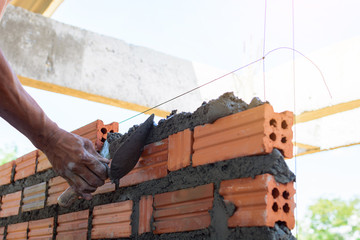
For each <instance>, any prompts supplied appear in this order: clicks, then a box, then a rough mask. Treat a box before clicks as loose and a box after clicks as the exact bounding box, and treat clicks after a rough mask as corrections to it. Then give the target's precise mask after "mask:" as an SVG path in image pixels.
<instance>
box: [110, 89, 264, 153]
mask: <svg viewBox="0 0 360 240" xmlns="http://www.w3.org/2000/svg"><path fill="white" fill-rule="evenodd" d="M262 104H264V102H262V101H261V100H260V99H259V98H253V99H252V101H251V102H250V104H247V103H246V102H244V101H243V100H242V99H239V98H237V97H236V96H235V95H234V93H232V92H227V93H224V94H223V95H221V96H220V97H219V98H217V99H214V100H211V101H209V102H204V103H203V104H202V105H201V106H200V107H199V108H198V109H197V110H196V111H195V112H193V113H189V112H181V113H176V112H177V111H176V110H174V111H173V112H172V113H171V114H170V116H168V117H167V118H166V119H162V120H160V121H159V123H158V125H157V126H154V127H153V128H152V130H151V131H150V134H149V137H148V139H147V140H146V144H150V143H153V142H157V141H160V140H162V139H164V138H167V137H168V136H169V135H172V134H175V133H177V132H181V131H183V130H185V129H188V128H189V129H191V130H193V129H194V128H195V127H196V126H199V125H204V124H207V123H213V122H214V121H216V120H217V119H219V118H222V117H225V116H228V115H231V114H234V113H238V112H241V111H245V110H247V109H249V108H254V107H257V106H260V105H262ZM137 127H138V126H136V125H135V126H134V127H132V128H130V129H129V131H128V132H127V133H125V134H120V133H109V134H108V142H109V143H110V144H111V145H113V146H111V147H110V152H114V151H116V149H117V147H118V146H120V145H121V143H122V142H124V141H125V139H126V138H127V136H128V135H129V134H131V132H132V131H134V130H135V129H136V128H137Z"/></svg>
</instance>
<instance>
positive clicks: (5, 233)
mask: <svg viewBox="0 0 360 240" xmlns="http://www.w3.org/2000/svg"><path fill="white" fill-rule="evenodd" d="M4 227H5V228H4V237H3V240H5V239H6V235H7V225H5V226H4Z"/></svg>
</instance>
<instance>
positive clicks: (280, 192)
mask: <svg viewBox="0 0 360 240" xmlns="http://www.w3.org/2000/svg"><path fill="white" fill-rule="evenodd" d="M158 127H161V126H158ZM291 127H292V114H291V113H290V112H283V113H274V112H273V109H272V107H271V105H269V104H263V105H261V106H258V107H255V108H251V109H248V110H246V111H243V112H239V113H236V114H232V115H229V116H226V117H223V118H221V119H218V120H217V121H215V122H214V123H212V124H205V125H200V126H196V127H194V128H187V129H184V130H182V131H179V132H169V134H168V135H167V137H166V138H161V139H155V140H153V141H152V142H151V143H149V144H148V145H146V146H145V148H144V152H143V154H142V156H141V158H140V159H139V162H138V164H137V165H136V166H135V168H134V169H133V170H132V171H131V172H130V173H129V174H128V175H126V176H125V177H124V178H123V179H121V180H120V186H119V188H118V189H115V186H114V185H113V184H111V183H110V182H107V183H106V184H105V185H104V186H102V187H101V188H99V189H98V190H97V191H96V192H95V193H94V196H93V199H92V200H91V201H85V200H83V199H79V200H77V201H76V202H75V203H74V204H73V205H72V206H71V207H70V208H69V209H64V208H61V207H59V206H58V205H57V203H56V199H57V197H58V196H59V195H60V194H61V192H62V191H64V189H66V187H67V186H68V185H67V183H66V181H65V180H64V179H62V178H61V177H58V176H56V174H55V173H54V171H53V170H52V169H51V165H50V164H49V162H48V160H47V159H46V156H45V155H44V154H42V153H41V152H39V151H34V152H32V153H29V154H27V155H25V156H24V157H22V158H19V159H17V160H15V161H13V162H12V163H8V164H5V165H3V166H0V173H4V175H3V176H1V178H0V180H1V182H0V184H1V186H0V193H1V205H0V239H12V238H15V237H16V236H20V239H26V238H28V239H51V238H52V239H114V238H136V239H158V238H161V239H181V238H182V239H189V238H195V239H196V238H202V239H210V238H211V239H226V238H228V239H239V238H240V239H249V238H251V239H274V238H277V239H278V238H281V239H292V238H293V236H292V235H291V232H290V230H289V229H292V228H294V224H295V219H294V208H295V203H294V194H295V190H294V187H293V182H294V180H295V176H294V174H293V173H292V172H291V171H290V170H289V169H288V167H287V165H286V163H285V161H284V155H285V157H292V131H291ZM117 131H118V125H117V124H116V123H112V124H109V125H104V124H103V123H102V121H100V120H98V121H95V122H93V123H91V124H89V125H87V126H84V127H83V128H80V129H78V130H76V131H74V132H75V133H77V134H79V135H82V136H85V137H87V138H89V139H91V140H92V142H93V143H94V146H95V147H96V148H97V150H100V149H101V147H102V143H103V142H104V141H105V139H106V137H107V133H109V132H117ZM155 131H164V130H163V129H160V130H159V129H155ZM151 134H152V133H151ZM150 139H154V138H153V137H151V136H150ZM22 169H26V171H25V172H24V173H23V172H22V171H21V170H22ZM17 176H18V177H17Z"/></svg>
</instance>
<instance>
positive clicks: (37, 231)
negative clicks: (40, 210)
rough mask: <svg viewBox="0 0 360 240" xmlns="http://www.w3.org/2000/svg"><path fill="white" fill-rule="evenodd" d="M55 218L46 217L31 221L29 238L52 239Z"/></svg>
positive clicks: (37, 239)
mask: <svg viewBox="0 0 360 240" xmlns="http://www.w3.org/2000/svg"><path fill="white" fill-rule="evenodd" d="M53 227H54V218H53V217H52V218H46V219H41V220H37V221H30V222H29V233H28V239H30V240H31V239H36V240H40V239H41V240H45V239H52V235H53Z"/></svg>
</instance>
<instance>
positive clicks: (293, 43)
mask: <svg viewBox="0 0 360 240" xmlns="http://www.w3.org/2000/svg"><path fill="white" fill-rule="evenodd" d="M291 16H292V48H293V49H295V2H294V0H292V3H291ZM292 57H293V58H292V61H293V83H294V89H293V96H294V113H296V79H295V51H293V56H292ZM294 141H295V142H297V140H296V118H294ZM296 155H297V154H296V153H295V157H294V162H295V176H297V162H296V160H297V157H296ZM295 189H297V182H295ZM298 195H299V194H296V196H295V202H296V204H298ZM298 217H299V215H298V208H296V210H295V219H298ZM295 225H296V238H298V227H299V226H298V225H299V224H298V223H295Z"/></svg>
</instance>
